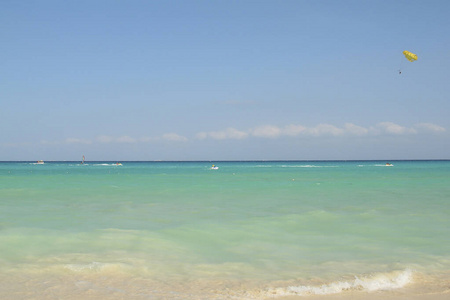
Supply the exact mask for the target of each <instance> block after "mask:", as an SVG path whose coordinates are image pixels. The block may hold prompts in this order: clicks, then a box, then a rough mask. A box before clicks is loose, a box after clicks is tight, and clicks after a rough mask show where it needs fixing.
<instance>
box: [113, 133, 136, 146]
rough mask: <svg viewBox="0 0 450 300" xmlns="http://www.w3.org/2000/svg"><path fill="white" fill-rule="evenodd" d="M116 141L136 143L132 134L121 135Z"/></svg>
mask: <svg viewBox="0 0 450 300" xmlns="http://www.w3.org/2000/svg"><path fill="white" fill-rule="evenodd" d="M115 142H117V143H130V144H131V143H136V139H135V138H132V137H130V136H127V135H124V136H121V137H118V138H117V139H115Z"/></svg>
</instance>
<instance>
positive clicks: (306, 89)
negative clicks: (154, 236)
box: [0, 0, 450, 161]
mask: <svg viewBox="0 0 450 300" xmlns="http://www.w3.org/2000/svg"><path fill="white" fill-rule="evenodd" d="M449 11H450V2H449V1H446V0H443V1H433V0H431V1H346V0H343V1H331V0H330V1H312V0H311V1H300V0H298V1H264V0H263V1H261V0H260V1H210V0H208V1H206V0H205V1H181V0H180V1H95V0H91V1H45V0H43V1H27V0H24V1H12V0H11V1H10V0H5V1H2V2H1V3H0V38H1V41H2V43H1V45H0V53H1V65H0V104H1V109H0V128H1V133H0V160H38V159H44V160H80V159H81V157H82V155H85V156H86V159H87V160H118V161H119V160H120V161H123V160H260V159H262V160H264V159H275V160H283V159H299V160H301V159H390V160H391V159H439V158H443V159H450V154H449V153H450V151H449V149H450V118H449V112H450V104H449V103H450V101H449V95H450V84H449V82H450V76H449V71H450V21H449V18H448V12H449ZM404 50H409V51H411V52H413V53H416V54H417V55H418V57H419V59H418V60H417V61H416V62H413V63H410V62H408V61H407V60H406V59H405V58H404V56H403V54H402V52H403V51H404ZM399 69H401V70H402V74H401V75H400V74H399V73H398V70H399Z"/></svg>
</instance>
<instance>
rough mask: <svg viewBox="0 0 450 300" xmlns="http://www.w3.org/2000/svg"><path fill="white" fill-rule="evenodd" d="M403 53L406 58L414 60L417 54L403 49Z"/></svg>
mask: <svg viewBox="0 0 450 300" xmlns="http://www.w3.org/2000/svg"><path fill="white" fill-rule="evenodd" d="M403 54H404V55H405V57H406V59H407V60H409V61H415V60H417V55H416V54H414V53H411V52H409V51H406V50H405V51H403Z"/></svg>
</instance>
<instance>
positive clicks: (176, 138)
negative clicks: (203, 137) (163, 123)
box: [162, 133, 188, 142]
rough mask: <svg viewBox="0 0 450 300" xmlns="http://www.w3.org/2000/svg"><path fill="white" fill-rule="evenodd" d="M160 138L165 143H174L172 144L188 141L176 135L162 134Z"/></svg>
mask: <svg viewBox="0 0 450 300" xmlns="http://www.w3.org/2000/svg"><path fill="white" fill-rule="evenodd" d="M162 138H163V139H164V140H166V141H174V142H186V141H187V140H188V139H187V138H186V137H184V136H181V135H178V134H176V133H166V134H163V136H162Z"/></svg>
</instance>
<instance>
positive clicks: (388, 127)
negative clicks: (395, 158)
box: [376, 122, 417, 135]
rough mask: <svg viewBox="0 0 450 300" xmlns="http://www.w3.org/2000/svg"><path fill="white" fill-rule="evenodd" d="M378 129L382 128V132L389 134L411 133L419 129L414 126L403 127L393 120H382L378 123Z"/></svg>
mask: <svg viewBox="0 0 450 300" xmlns="http://www.w3.org/2000/svg"><path fill="white" fill-rule="evenodd" d="M376 127H377V129H379V130H381V133H389V134H397V135H399V134H411V133H416V132H417V131H416V130H415V129H414V128H408V127H403V126H400V125H398V124H395V123H392V122H381V123H378V124H377V125H376Z"/></svg>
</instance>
